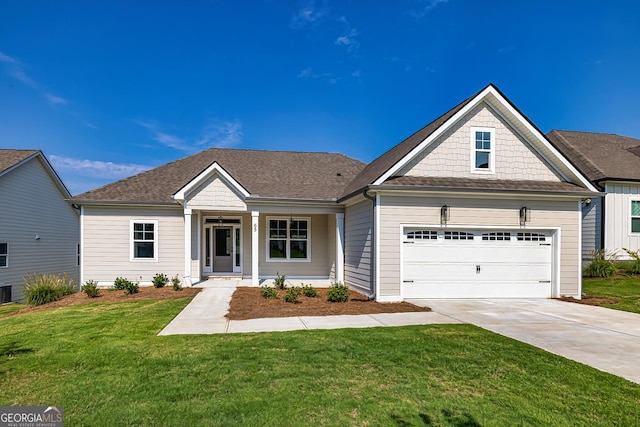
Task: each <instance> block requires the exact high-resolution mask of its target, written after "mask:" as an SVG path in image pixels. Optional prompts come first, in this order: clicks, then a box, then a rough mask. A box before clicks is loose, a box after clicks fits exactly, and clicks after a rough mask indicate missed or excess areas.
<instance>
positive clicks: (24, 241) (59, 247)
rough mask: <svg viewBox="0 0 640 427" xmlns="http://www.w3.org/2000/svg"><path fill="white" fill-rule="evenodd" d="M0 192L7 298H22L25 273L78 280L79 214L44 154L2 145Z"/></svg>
mask: <svg viewBox="0 0 640 427" xmlns="http://www.w3.org/2000/svg"><path fill="white" fill-rule="evenodd" d="M0 194H1V195H2V200H3V202H2V203H0V286H3V285H4V286H10V287H11V300H13V301H20V300H22V298H23V285H24V276H26V275H27V274H29V273H34V272H38V273H53V274H58V273H63V272H66V273H68V274H69V275H70V276H71V277H72V278H73V279H74V280H75V281H76V282H79V280H80V277H79V269H80V267H79V259H78V255H79V254H78V248H79V247H78V244H79V243H80V232H79V230H80V227H79V212H78V210H77V209H74V207H73V206H71V205H70V204H69V203H67V202H66V201H65V199H68V198H69V197H71V195H70V194H69V192H68V191H67V189H66V187H65V186H64V184H63V183H62V181H61V180H60V178H59V177H58V175H57V174H56V173H55V171H54V170H53V168H52V167H51V165H50V164H49V162H48V161H47V159H46V158H45V156H44V154H42V152H41V151H39V150H5V149H0ZM6 289H7V288H5V290H6ZM5 297H6V295H5Z"/></svg>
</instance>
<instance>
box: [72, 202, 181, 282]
mask: <svg viewBox="0 0 640 427" xmlns="http://www.w3.org/2000/svg"><path fill="white" fill-rule="evenodd" d="M131 220H134V221H135V220H139V221H157V222H158V226H157V229H156V231H155V232H156V233H157V242H158V243H157V248H155V250H156V251H157V257H158V261H157V262H153V261H148V260H133V261H131V260H130V258H129V254H130V245H131V236H130V234H131V233H130V221H131ZM83 243H84V262H85V264H84V265H85V268H84V280H85V281H86V280H95V281H97V282H98V283H99V284H100V285H111V284H113V280H114V279H115V278H116V277H124V278H127V279H129V280H131V281H134V282H135V281H137V282H140V284H141V285H147V284H150V283H151V280H152V279H153V276H154V275H155V274H156V273H165V274H166V275H167V276H170V277H171V276H174V275H176V274H178V276H179V277H180V278H182V274H183V272H184V216H183V210H182V209H179V208H152V207H122V206H120V207H96V206H85V208H84V242H83Z"/></svg>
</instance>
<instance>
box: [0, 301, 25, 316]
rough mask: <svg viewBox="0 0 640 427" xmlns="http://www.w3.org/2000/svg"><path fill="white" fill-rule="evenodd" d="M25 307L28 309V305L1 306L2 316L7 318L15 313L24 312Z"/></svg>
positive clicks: (11, 304) (12, 304) (0, 314)
mask: <svg viewBox="0 0 640 427" xmlns="http://www.w3.org/2000/svg"><path fill="white" fill-rule="evenodd" d="M25 307H27V305H26V304H17V303H10V304H2V305H0V316H5V315H7V314H10V313H13V312H14V311H18V310H22V309H23V308H25Z"/></svg>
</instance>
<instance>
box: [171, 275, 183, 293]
mask: <svg viewBox="0 0 640 427" xmlns="http://www.w3.org/2000/svg"><path fill="white" fill-rule="evenodd" d="M171 286H173V290H174V291H180V290H182V285H181V284H180V279H178V275H175V276H173V278H172V279H171Z"/></svg>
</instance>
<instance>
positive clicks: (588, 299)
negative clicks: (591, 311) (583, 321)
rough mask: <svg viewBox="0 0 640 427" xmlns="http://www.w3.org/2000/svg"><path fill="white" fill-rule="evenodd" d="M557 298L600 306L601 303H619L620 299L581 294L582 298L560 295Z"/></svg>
mask: <svg viewBox="0 0 640 427" xmlns="http://www.w3.org/2000/svg"><path fill="white" fill-rule="evenodd" d="M558 299H559V300H560V301H566V302H574V303H576V304H584V305H596V306H601V305H603V304H619V303H620V300H619V299H617V298H607V297H594V296H589V295H583V296H582V299H575V298H573V297H560V298H558Z"/></svg>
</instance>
